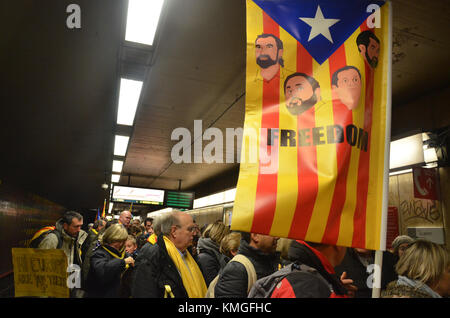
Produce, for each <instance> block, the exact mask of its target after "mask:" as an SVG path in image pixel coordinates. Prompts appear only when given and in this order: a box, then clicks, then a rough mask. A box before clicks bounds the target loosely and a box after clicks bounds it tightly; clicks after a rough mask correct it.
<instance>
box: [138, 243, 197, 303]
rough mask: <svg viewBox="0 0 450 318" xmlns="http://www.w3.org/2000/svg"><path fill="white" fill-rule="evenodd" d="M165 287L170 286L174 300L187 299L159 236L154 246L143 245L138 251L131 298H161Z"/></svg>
mask: <svg viewBox="0 0 450 318" xmlns="http://www.w3.org/2000/svg"><path fill="white" fill-rule="evenodd" d="M165 285H168V286H170V289H171V291H172V293H173V295H174V296H175V297H176V298H178V297H180V298H188V294H187V292H186V289H185V288H184V286H183V281H182V279H181V276H180V274H179V273H178V270H177V268H176V266H175V264H174V262H173V261H172V259H171V258H170V256H169V254H168V253H167V249H166V245H165V243H164V239H163V236H162V235H160V236H158V240H157V242H156V244H154V245H152V244H145V245H144V246H143V247H142V249H141V250H140V251H139V256H138V258H137V259H136V263H135V268H134V278H133V282H132V286H131V296H132V297H133V298H163V297H164V294H165ZM168 297H170V296H168Z"/></svg>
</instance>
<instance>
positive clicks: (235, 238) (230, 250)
mask: <svg viewBox="0 0 450 318" xmlns="http://www.w3.org/2000/svg"><path fill="white" fill-rule="evenodd" d="M240 243H241V233H239V232H231V233H229V234H227V235H225V237H224V238H223V239H222V242H220V248H219V251H220V253H222V254H223V255H225V256H226V257H227V258H228V259H232V258H233V257H234V256H236V254H237V253H238V250H239V245H240ZM227 262H228V261H227Z"/></svg>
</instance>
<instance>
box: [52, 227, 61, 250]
mask: <svg viewBox="0 0 450 318" xmlns="http://www.w3.org/2000/svg"><path fill="white" fill-rule="evenodd" d="M51 233H53V234H55V235H56V237H57V238H58V246H57V247H56V248H57V249H60V248H61V247H62V245H63V239H62V237H61V232H59V231H58V230H56V229H55V230H53V231H52V232H51Z"/></svg>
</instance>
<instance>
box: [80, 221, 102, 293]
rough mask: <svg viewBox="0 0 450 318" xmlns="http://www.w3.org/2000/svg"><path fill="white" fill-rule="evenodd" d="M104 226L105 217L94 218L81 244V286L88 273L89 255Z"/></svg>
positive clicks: (96, 245)
mask: <svg viewBox="0 0 450 318" xmlns="http://www.w3.org/2000/svg"><path fill="white" fill-rule="evenodd" d="M105 227H106V219H103V218H100V219H97V220H95V222H94V225H93V227H92V229H90V230H89V233H88V238H87V239H86V241H85V243H84V244H83V245H84V246H85V248H83V254H82V256H83V267H82V282H83V286H84V285H85V283H86V279H87V275H88V273H89V267H90V266H91V262H90V259H91V256H92V254H93V253H94V250H95V248H96V247H98V246H99V245H100V242H99V235H100V234H102V233H103V231H104V230H105Z"/></svg>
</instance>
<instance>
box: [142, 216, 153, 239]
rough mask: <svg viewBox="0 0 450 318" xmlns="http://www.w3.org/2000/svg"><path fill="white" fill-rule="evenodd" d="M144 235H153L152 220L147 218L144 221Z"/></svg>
mask: <svg viewBox="0 0 450 318" xmlns="http://www.w3.org/2000/svg"><path fill="white" fill-rule="evenodd" d="M144 227H145V232H144V233H145V234H146V235H147V237H148V236H150V235H152V234H153V218H150V217H147V218H145V220H144Z"/></svg>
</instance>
